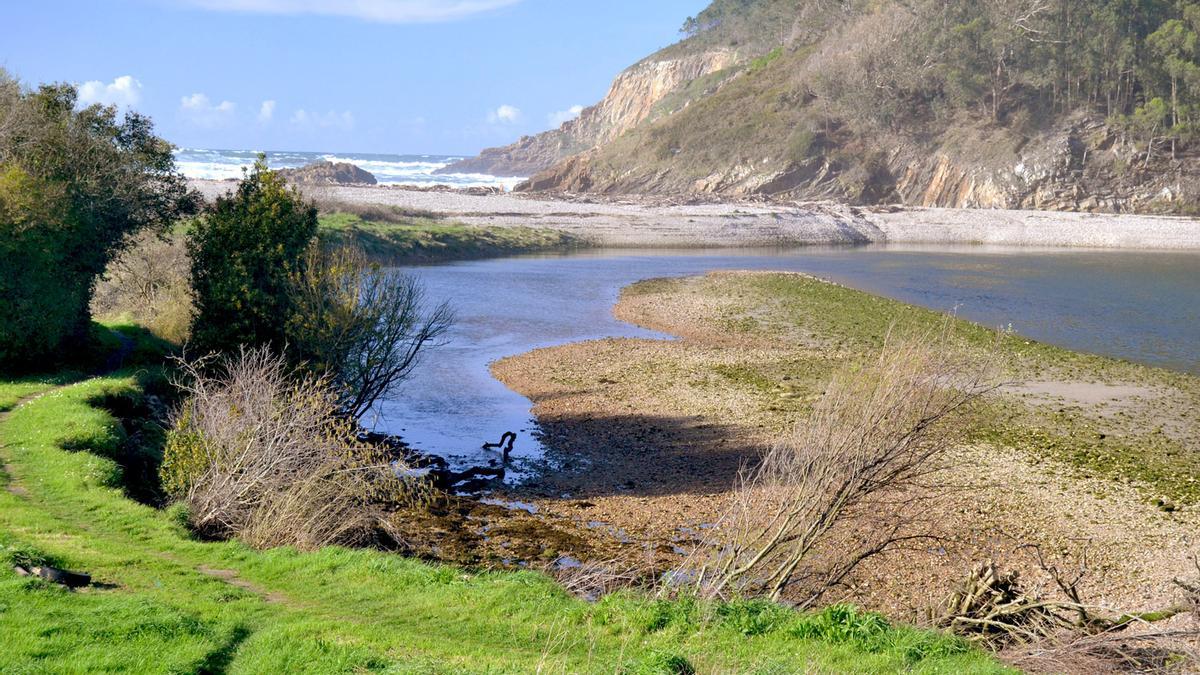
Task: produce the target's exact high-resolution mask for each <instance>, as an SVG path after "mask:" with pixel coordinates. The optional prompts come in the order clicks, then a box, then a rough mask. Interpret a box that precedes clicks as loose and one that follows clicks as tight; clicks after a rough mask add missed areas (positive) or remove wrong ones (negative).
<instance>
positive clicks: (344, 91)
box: [0, 0, 708, 155]
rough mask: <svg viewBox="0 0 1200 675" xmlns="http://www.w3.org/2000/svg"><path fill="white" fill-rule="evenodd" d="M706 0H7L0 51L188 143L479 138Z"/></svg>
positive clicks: (522, 123)
mask: <svg viewBox="0 0 1200 675" xmlns="http://www.w3.org/2000/svg"><path fill="white" fill-rule="evenodd" d="M707 4H708V0H599V1H598V0H58V1H55V0H41V1H39V2H26V1H24V0H4V1H3V2H0V67H2V68H4V69H6V70H8V71H9V73H10V74H13V75H15V76H17V77H18V78H20V79H21V80H22V81H23V82H24V83H26V84H30V85H35V84H37V83H41V82H72V83H75V84H76V85H78V86H79V91H80V97H81V98H82V99H84V100H86V101H88V102H93V101H98V102H103V103H111V104H115V105H118V106H121V107H122V108H123V109H128V108H132V109H135V110H137V111H139V112H142V113H144V114H147V115H149V116H150V117H152V118H153V119H154V121H155V124H156V128H157V130H158V133H159V134H160V135H162V136H163V137H165V138H166V139H167V140H169V141H171V142H172V143H175V144H176V145H178V146H180V147H185V148H220V149H248V150H309V151H317V152H339V151H340V152H356V153H365V152H376V153H389V154H451V155H455V154H457V155H467V154H474V153H475V152H477V151H479V150H480V149H482V148H484V147H489V146H495V145H503V144H506V143H509V142H512V141H514V140H516V139H517V138H519V137H520V136H522V135H524V134H533V133H537V132H539V131H544V130H546V129H549V128H552V127H555V126H558V124H560V123H561V122H562V121H563V120H565V119H569V118H570V117H571V116H573V115H576V114H578V111H579V110H580V108H581V107H583V106H587V105H591V104H592V103H595V102H596V101H598V100H600V98H602V97H603V96H604V93H605V91H607V89H608V85H609V83H610V82H611V81H612V78H613V77H614V76H615V75H616V74H617V73H619V72H620V71H621V70H623V69H624V68H626V67H628V66H629V65H631V64H633V63H635V62H636V61H638V60H639V59H641V58H642V57H644V56H647V55H649V54H651V53H652V52H654V51H656V50H657V49H660V48H662V47H665V46H667V45H669V44H671V43H673V42H675V41H677V40H678V39H679V37H680V36H679V27H680V26H681V25H682V24H683V21H684V19H686V18H687V17H688V16H691V15H694V14H696V13H697V12H699V11H700V10H701V9H703V8H704V6H706V5H707Z"/></svg>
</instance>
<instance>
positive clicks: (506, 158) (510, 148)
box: [438, 49, 739, 176]
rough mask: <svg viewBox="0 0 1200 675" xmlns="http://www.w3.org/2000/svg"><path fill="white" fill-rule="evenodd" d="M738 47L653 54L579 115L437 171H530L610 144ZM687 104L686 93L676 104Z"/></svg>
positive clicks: (725, 62) (725, 63)
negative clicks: (676, 54) (667, 56)
mask: <svg viewBox="0 0 1200 675" xmlns="http://www.w3.org/2000/svg"><path fill="white" fill-rule="evenodd" d="M738 59H739V54H738V52H737V50H734V49H713V50H706V51H703V52H700V53H696V54H683V55H679V56H675V57H671V58H656V57H650V58H649V59H646V60H644V61H642V62H640V63H638V64H636V65H634V66H632V67H630V68H629V69H628V70H626V71H625V72H623V73H621V74H620V75H618V76H617V77H616V79H615V80H613V83H612V86H611V87H609V90H608V94H607V95H606V96H605V97H604V99H603V100H602V101H600V102H599V103H597V104H596V105H594V106H591V107H589V108H585V109H584V110H583V112H582V113H580V115H579V117H578V118H576V119H573V120H570V121H568V122H566V123H564V124H563V125H562V126H561V127H559V128H558V129H553V130H551V131H547V132H544V133H541V134H538V135H536V136H525V137H523V138H521V139H520V140H519V141H517V142H516V143H513V144H512V145H507V146H504V147H501V148H488V149H486V150H484V151H483V152H481V153H480V154H479V156H478V157H472V158H470V159H465V160H463V161H461V162H456V163H454V164H451V165H449V166H447V167H445V168H443V169H440V170H439V171H438V173H487V174H492V175H496V176H532V175H534V174H535V173H538V172H540V171H544V170H546V169H549V168H550V167H552V166H554V165H555V164H556V163H558V162H559V161H561V160H563V159H565V158H567V157H570V156H571V155H574V154H577V153H580V152H584V151H586V150H588V149H590V148H592V147H594V146H597V145H600V144H603V143H606V142H608V141H610V140H612V139H613V138H616V137H617V136H620V135H621V134H622V133H624V132H626V131H628V130H629V129H632V128H633V127H635V126H637V125H638V124H640V123H641V122H642V121H644V120H646V119H647V118H648V117H650V116H651V114H652V113H653V112H655V110H656V107H657V106H658V105H659V104H660V103H662V102H663V100H664V99H665V98H666V97H667V96H668V95H670V94H673V93H676V92H679V91H680V90H681V89H682V88H683V87H684V86H686V85H687V84H689V83H691V82H693V81H695V80H696V79H698V78H701V77H703V76H705V75H709V74H711V73H715V72H717V71H720V70H724V69H726V68H729V67H732V66H734V65H736V64H737V63H738ZM676 104H677V105H678V106H682V105H686V104H687V98H686V97H684V98H682V99H681V100H680V101H678V102H677V103H676ZM668 112H669V111H668Z"/></svg>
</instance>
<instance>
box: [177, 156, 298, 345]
mask: <svg viewBox="0 0 1200 675" xmlns="http://www.w3.org/2000/svg"><path fill="white" fill-rule="evenodd" d="M316 235H317V210H316V208H315V207H314V206H313V205H312V204H310V203H307V202H305V201H304V199H303V198H302V197H301V195H300V193H299V192H298V191H296V190H295V189H291V188H288V187H287V184H286V183H285V182H284V180H283V179H282V178H280V177H279V176H278V175H277V174H276V173H275V172H273V171H271V170H270V169H268V168H267V165H266V162H265V160H264V159H262V158H259V160H258V162H257V163H256V164H255V165H254V168H253V169H252V170H251V171H250V173H249V174H248V175H247V176H246V178H245V179H244V180H242V181H241V183H239V184H238V187H237V190H236V191H235V192H233V193H230V194H226V195H225V196H222V197H218V198H217V200H216V202H215V204H214V205H213V206H212V208H211V209H210V210H209V212H208V213H207V214H206V215H205V217H203V218H201V219H200V220H199V221H198V222H197V223H196V225H195V227H194V228H193V230H192V232H191V234H190V236H189V238H188V252H189V253H190V254H191V257H192V291H193V293H194V296H195V303H196V311H195V317H194V319H193V321H192V341H193V342H194V343H195V344H196V346H197V347H199V348H200V349H201V350H202V351H214V352H221V351H234V350H236V349H238V348H239V347H242V346H251V347H255V346H259V345H267V344H270V345H274V347H275V348H276V349H283V347H284V346H285V344H286V343H287V335H286V333H285V332H284V328H285V325H286V323H287V318H288V317H289V316H291V314H292V306H291V298H292V294H291V280H292V278H293V276H294V275H297V274H302V273H303V271H304V264H305V259H306V258H305V256H306V252H307V251H308V248H309V245H310V244H311V243H312V241H313V239H314V238H315V237H316Z"/></svg>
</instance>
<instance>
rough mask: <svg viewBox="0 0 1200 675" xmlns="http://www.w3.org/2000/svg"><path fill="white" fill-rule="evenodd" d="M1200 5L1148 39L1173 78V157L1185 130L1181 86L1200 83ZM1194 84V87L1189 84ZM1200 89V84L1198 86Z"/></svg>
mask: <svg viewBox="0 0 1200 675" xmlns="http://www.w3.org/2000/svg"><path fill="white" fill-rule="evenodd" d="M1198 28H1200V8H1197V7H1188V8H1187V11H1186V12H1185V18H1184V19H1170V20H1169V21H1167V22H1166V23H1164V24H1163V25H1162V26H1161V27H1160V28H1159V29H1158V30H1156V31H1154V32H1153V33H1151V34H1150V36H1149V37H1147V38H1146V42H1147V44H1149V46H1150V49H1151V51H1153V52H1154V54H1155V55H1156V56H1158V57H1159V59H1160V62H1159V67H1160V68H1161V69H1162V70H1163V71H1164V72H1165V73H1166V75H1167V77H1168V78H1170V80H1171V130H1172V135H1171V157H1172V158H1174V157H1175V138H1176V136H1177V135H1178V134H1179V132H1180V130H1181V126H1180V120H1179V113H1180V108H1181V104H1180V89H1181V87H1187V88H1189V89H1191V88H1192V87H1196V85H1200V63H1198V62H1197V59H1200V35H1197V29H1198ZM1189 85H1192V86H1189ZM1196 88H1197V89H1200V87H1196ZM1198 93H1200V92H1198Z"/></svg>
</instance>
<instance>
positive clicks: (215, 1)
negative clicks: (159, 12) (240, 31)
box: [174, 0, 522, 23]
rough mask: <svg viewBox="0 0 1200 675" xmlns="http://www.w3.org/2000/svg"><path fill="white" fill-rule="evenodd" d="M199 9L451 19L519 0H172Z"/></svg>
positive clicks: (407, 19)
mask: <svg viewBox="0 0 1200 675" xmlns="http://www.w3.org/2000/svg"><path fill="white" fill-rule="evenodd" d="M174 2H176V4H186V5H191V6H194V7H200V8H202V9H210V10H216V11H226V12H253V13H257V14H324V15H329V16H348V17H354V18H356V19H365V20H367V21H379V22H383V23H431V22H437V21H454V20H455V19H462V18H465V17H468V16H471V15H473V14H479V13H481V12H487V11H490V10H493V9H499V8H501V7H508V6H510V5H515V4H517V3H519V2H522V0H174Z"/></svg>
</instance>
